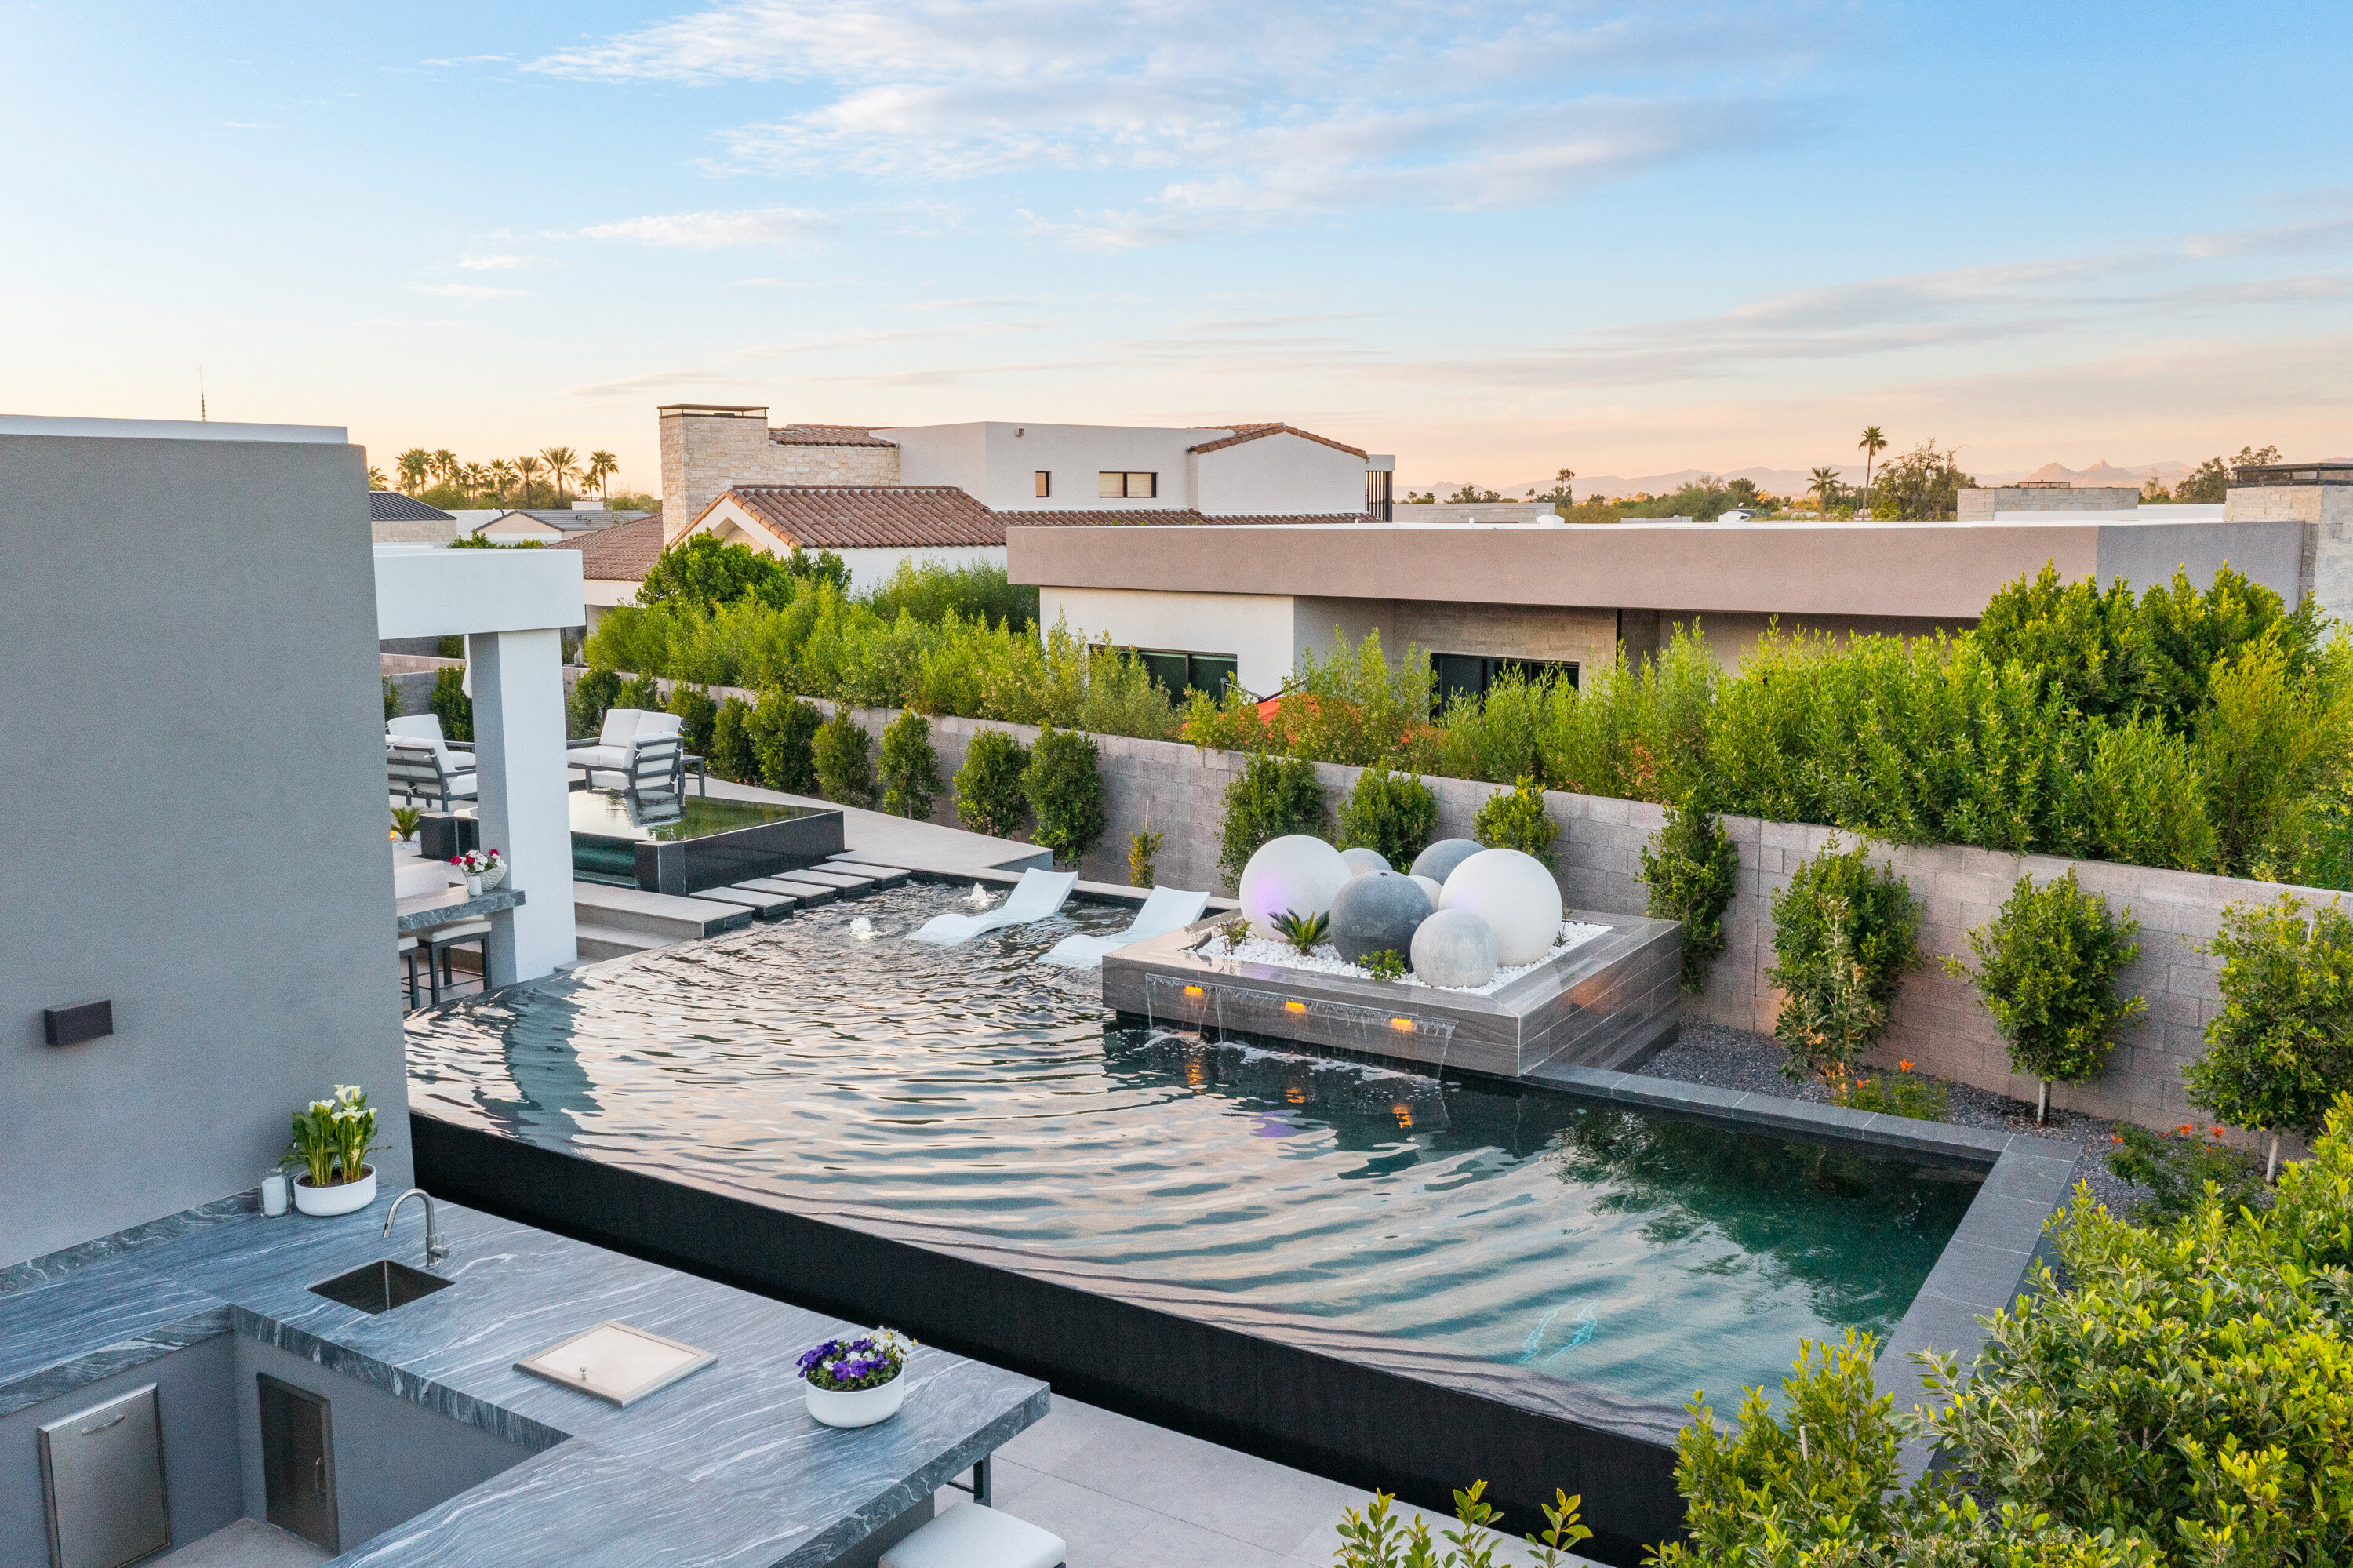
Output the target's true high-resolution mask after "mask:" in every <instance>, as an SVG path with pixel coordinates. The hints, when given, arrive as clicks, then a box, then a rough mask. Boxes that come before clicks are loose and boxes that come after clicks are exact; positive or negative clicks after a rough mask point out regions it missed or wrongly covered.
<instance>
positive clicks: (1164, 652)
mask: <svg viewBox="0 0 2353 1568" xmlns="http://www.w3.org/2000/svg"><path fill="white" fill-rule="evenodd" d="M1127 652H1128V654H1129V656H1130V657H1132V658H1134V660H1135V661H1136V662H1139V663H1141V664H1142V665H1144V667H1145V669H1146V670H1149V671H1151V672H1152V677H1153V679H1155V680H1156V681H1158V682H1159V683H1160V684H1161V685H1162V686H1163V687H1164V688H1166V690H1167V692H1168V695H1169V698H1170V700H1171V701H1174V702H1179V703H1181V702H1183V701H1185V700H1186V698H1187V697H1188V696H1189V695H1191V694H1193V693H1195V692H1205V693H1207V694H1208V695H1209V696H1210V697H1212V698H1215V699H1217V700H1219V701H1223V700H1224V698H1225V694H1226V692H1227V691H1228V689H1229V688H1230V687H1233V686H1238V685H1240V683H1241V660H1240V656H1239V655H1236V654H1232V653H1197V652H1193V651H1192V650H1190V649H1186V648H1130V649H1129V650H1128V651H1127ZM1172 659H1181V660H1183V661H1184V662H1185V664H1184V669H1185V676H1184V680H1183V683H1181V684H1178V683H1172V682H1171V681H1170V680H1169V679H1168V673H1167V671H1166V667H1165V666H1166V661H1169V660H1172Z"/></svg>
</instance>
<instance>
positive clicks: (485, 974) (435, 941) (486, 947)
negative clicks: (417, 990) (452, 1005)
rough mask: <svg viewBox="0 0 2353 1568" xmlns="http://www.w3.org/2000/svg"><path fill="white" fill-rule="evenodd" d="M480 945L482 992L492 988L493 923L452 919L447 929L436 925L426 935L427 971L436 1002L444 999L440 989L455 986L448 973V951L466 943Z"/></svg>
mask: <svg viewBox="0 0 2353 1568" xmlns="http://www.w3.org/2000/svg"><path fill="white" fill-rule="evenodd" d="M469 942H472V943H477V944H479V945H480V948H481V950H482V989H483V990H484V991H488V990H490V989H491V923H490V922H489V921H488V920H452V921H450V922H449V923H448V925H446V926H435V927H432V928H430V929H429V930H427V932H426V933H425V972H426V975H427V978H428V979H429V980H431V982H432V986H433V1000H434V1001H436V1002H438V1001H440V1000H441V988H442V987H443V986H445V985H455V984H456V983H457V982H456V978H455V977H454V976H453V975H452V974H451V973H450V970H449V952H450V949H451V948H462V947H464V946H465V945H466V944H467V943H469Z"/></svg>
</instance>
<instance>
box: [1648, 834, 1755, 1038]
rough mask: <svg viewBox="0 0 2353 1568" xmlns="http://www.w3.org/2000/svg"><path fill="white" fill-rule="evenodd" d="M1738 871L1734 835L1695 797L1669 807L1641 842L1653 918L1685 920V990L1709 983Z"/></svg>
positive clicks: (1738, 855)
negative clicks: (1660, 824)
mask: <svg viewBox="0 0 2353 1568" xmlns="http://www.w3.org/2000/svg"><path fill="white" fill-rule="evenodd" d="M1739 871H1740V852H1739V851H1738V850H1736V849H1734V848H1733V847H1732V836H1731V835H1730V834H1729V833H1727V832H1725V831H1724V824H1723V823H1722V822H1719V821H1716V820H1715V817H1714V816H1713V815H1711V814H1710V813H1709V811H1708V810H1707V809H1706V808H1705V807H1704V806H1702V805H1701V804H1700V803H1699V802H1698V800H1696V799H1694V797H1692V796H1688V795H1686V796H1685V797H1684V798H1683V800H1681V801H1680V802H1677V803H1672V804H1670V805H1669V806H1668V807H1667V820H1666V821H1665V822H1664V823H1663V824H1662V826H1661V827H1660V829H1659V831H1658V832H1655V833H1652V834H1651V838H1650V842H1647V843H1645V844H1644V845H1643V846H1642V874H1641V881H1642V883H1643V885H1645V886H1647V887H1648V888H1649V889H1650V890H1651V894H1650V898H1649V901H1648V908H1649V910H1650V914H1651V918H1652V919H1654V920H1680V921H1682V922H1683V990H1684V991H1700V990H1702V989H1704V987H1705V986H1706V984H1707V966H1708V965H1709V964H1711V963H1713V962H1715V958H1716V955H1717V954H1719V953H1721V952H1723V951H1724V911H1725V906H1728V905H1729V904H1731V902H1732V894H1733V888H1734V884H1735V881H1736V877H1737V875H1738V874H1739Z"/></svg>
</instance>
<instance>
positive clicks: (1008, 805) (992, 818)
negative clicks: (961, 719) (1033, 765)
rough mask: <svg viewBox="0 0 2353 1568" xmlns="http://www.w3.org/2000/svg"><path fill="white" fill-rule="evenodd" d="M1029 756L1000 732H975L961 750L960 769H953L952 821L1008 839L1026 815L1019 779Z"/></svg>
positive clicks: (985, 730)
mask: <svg viewBox="0 0 2353 1568" xmlns="http://www.w3.org/2000/svg"><path fill="white" fill-rule="evenodd" d="M1028 770H1029V753H1028V752H1027V751H1025V750H1023V749H1022V747H1021V743H1020V742H1019V741H1018V740H1016V739H1014V738H1013V736H1010V735H1008V733H1006V732H1005V731H1004V730H1001V729H984V730H976V731H975V732H974V734H973V737H972V743H971V744H970V745H969V746H967V747H965V753H964V766H963V767H962V768H957V769H956V776H955V808H956V821H959V822H962V823H963V824H964V825H965V827H967V828H970V829H971V830H972V831H973V832H976V833H987V834H988V835H990V836H991V837H992V838H1000V839H1009V838H1011V837H1012V836H1013V834H1014V832H1016V831H1017V830H1018V829H1019V827H1020V826H1021V819H1022V818H1023V817H1025V816H1026V815H1028V814H1029V797H1028V796H1026V795H1024V794H1023V793H1022V792H1021V776H1022V774H1023V773H1025V772H1027V771H1028Z"/></svg>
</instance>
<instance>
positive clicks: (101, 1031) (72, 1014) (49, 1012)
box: [41, 1001, 114, 1045]
mask: <svg viewBox="0 0 2353 1568" xmlns="http://www.w3.org/2000/svg"><path fill="white" fill-rule="evenodd" d="M41 1032H42V1033H44V1034H45V1035H47V1037H48V1042H49V1044H52V1045H79V1044H81V1043H82V1042H83V1041H85V1040H97V1039H100V1038H102V1037H104V1036H106V1035H109V1034H111V1033H114V1003H112V1002H111V1001H71V1002H68V1003H67V1004H66V1005H65V1006H63V1007H45V1008H43V1009H41Z"/></svg>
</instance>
